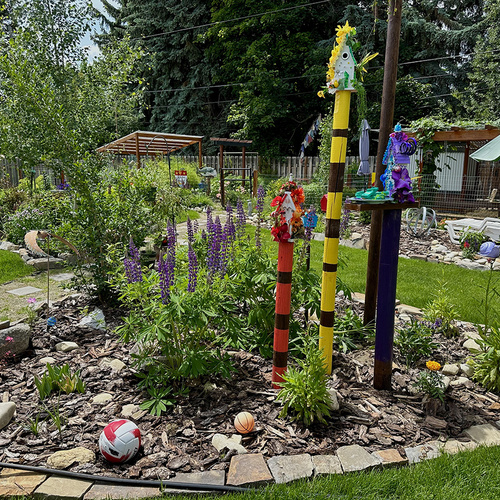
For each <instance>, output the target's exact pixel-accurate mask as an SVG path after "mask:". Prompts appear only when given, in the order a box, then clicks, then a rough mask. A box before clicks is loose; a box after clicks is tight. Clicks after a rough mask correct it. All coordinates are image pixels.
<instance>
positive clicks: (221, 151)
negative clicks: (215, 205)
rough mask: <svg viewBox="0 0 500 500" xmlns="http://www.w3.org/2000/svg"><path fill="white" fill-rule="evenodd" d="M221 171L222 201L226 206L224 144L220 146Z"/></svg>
mask: <svg viewBox="0 0 500 500" xmlns="http://www.w3.org/2000/svg"><path fill="white" fill-rule="evenodd" d="M219 172H220V202H221V205H222V206H223V207H225V206H226V203H225V200H224V198H225V196H224V146H223V145H222V144H221V145H220V146H219Z"/></svg>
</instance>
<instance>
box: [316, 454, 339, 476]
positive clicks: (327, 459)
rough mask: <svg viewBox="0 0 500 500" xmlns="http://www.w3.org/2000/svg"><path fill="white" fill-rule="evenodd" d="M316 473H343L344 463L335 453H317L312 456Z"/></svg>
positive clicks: (317, 474) (319, 474) (318, 474)
mask: <svg viewBox="0 0 500 500" xmlns="http://www.w3.org/2000/svg"><path fill="white" fill-rule="evenodd" d="M312 462H313V467H314V475H315V476H321V475H323V474H342V465H340V460H339V457H336V456H335V455H315V456H313V457H312Z"/></svg>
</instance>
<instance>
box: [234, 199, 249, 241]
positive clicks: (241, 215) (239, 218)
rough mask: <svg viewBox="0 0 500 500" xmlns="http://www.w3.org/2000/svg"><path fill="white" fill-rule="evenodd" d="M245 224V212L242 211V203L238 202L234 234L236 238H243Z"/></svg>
mask: <svg viewBox="0 0 500 500" xmlns="http://www.w3.org/2000/svg"><path fill="white" fill-rule="evenodd" d="M246 223H247V217H246V215H245V210H244V209H243V203H242V202H241V200H238V203H237V204H236V234H237V235H238V237H241V236H243V234H244V233H245V225H246Z"/></svg>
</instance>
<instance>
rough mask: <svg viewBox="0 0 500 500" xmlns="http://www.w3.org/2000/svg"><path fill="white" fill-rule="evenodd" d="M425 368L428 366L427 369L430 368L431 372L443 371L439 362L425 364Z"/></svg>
mask: <svg viewBox="0 0 500 500" xmlns="http://www.w3.org/2000/svg"><path fill="white" fill-rule="evenodd" d="M425 366H427V368H429V370H431V371H433V372H437V371H438V370H441V365H440V364H439V363H438V362H437V361H427V363H425Z"/></svg>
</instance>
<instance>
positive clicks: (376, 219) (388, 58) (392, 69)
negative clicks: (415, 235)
mask: <svg viewBox="0 0 500 500" xmlns="http://www.w3.org/2000/svg"><path fill="white" fill-rule="evenodd" d="M401 8H402V0H390V1H389V9H388V11H389V21H388V25H387V42H386V47H385V62H384V83H383V87H382V105H381V108H380V131H379V142H378V149H377V163H376V166H375V186H376V187H378V188H379V189H383V186H382V181H381V180H380V176H381V175H382V174H383V173H384V171H385V165H382V159H383V156H384V153H385V148H386V146H387V141H388V140H389V135H390V133H391V131H392V128H393V123H392V122H393V119H394V100H395V96H396V81H397V74H398V58H399V39H400V32H401ZM381 232H382V212H381V211H380V210H374V211H373V212H372V219H371V226H370V244H369V247H368V267H367V271H366V292H365V311H364V324H365V325H367V324H368V323H371V322H373V320H374V319H375V311H376V309H377V285H378V270H379V258H380V235H381Z"/></svg>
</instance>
